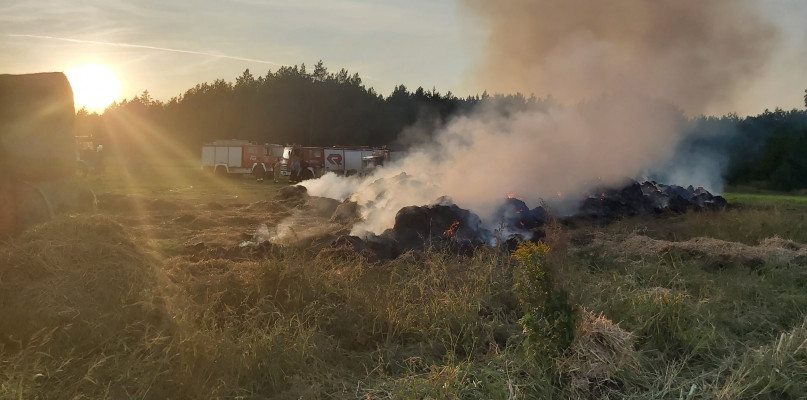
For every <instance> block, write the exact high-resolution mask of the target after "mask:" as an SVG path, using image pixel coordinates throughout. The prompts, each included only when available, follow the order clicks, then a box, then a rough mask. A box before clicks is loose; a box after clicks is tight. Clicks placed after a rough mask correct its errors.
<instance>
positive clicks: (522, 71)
mask: <svg viewBox="0 0 807 400" xmlns="http://www.w3.org/2000/svg"><path fill="white" fill-rule="evenodd" d="M464 5H465V9H466V10H468V11H470V12H471V14H472V15H473V17H474V18H475V19H473V20H472V21H474V22H477V23H480V24H481V25H482V26H485V27H486V28H487V29H489V31H490V34H489V38H490V40H489V43H488V50H487V57H486V58H485V61H484V62H483V63H482V64H481V65H480V66H479V67H478V68H477V69H476V70H475V71H474V74H475V76H477V78H478V81H479V82H480V83H481V84H483V85H485V86H484V87H485V88H487V89H489V90H490V89H493V90H501V91H507V92H511V93H512V92H516V91H518V92H528V91H529V92H533V93H536V94H538V95H551V96H553V98H557V99H560V100H562V101H564V102H565V103H566V104H565V105H551V106H549V107H548V108H547V107H534V108H528V109H526V110H504V112H502V110H501V108H500V107H492V104H491V103H490V102H488V103H483V104H482V105H481V106H480V107H478V109H477V110H475V111H474V112H473V113H472V114H470V115H468V116H463V117H458V118H456V119H454V120H452V121H450V122H449V123H447V124H446V126H445V127H444V128H443V129H441V130H440V131H439V132H437V133H436V134H435V135H434V140H433V142H432V143H430V144H427V145H424V146H421V147H419V148H417V149H413V150H412V152H411V154H410V155H409V156H408V157H407V158H406V159H404V160H403V161H402V162H401V163H400V164H398V165H396V166H392V167H387V168H384V169H382V170H380V171H378V173H376V174H375V175H373V176H371V177H369V178H367V179H364V180H360V179H357V178H339V177H336V176H326V177H323V178H321V179H319V180H315V181H311V182H307V183H305V186H306V187H307V188H308V189H309V192H310V194H312V195H319V196H326V197H332V198H337V199H346V198H349V199H351V200H353V201H356V202H358V203H359V204H360V205H361V206H362V207H363V217H364V218H365V220H364V222H363V223H360V224H359V225H356V226H355V227H354V230H353V231H354V232H353V233H354V234H363V233H366V232H374V233H380V232H381V231H383V230H384V229H387V228H390V227H392V225H393V222H394V217H395V214H396V213H397V211H398V210H399V209H400V208H402V207H404V206H409V205H424V204H429V203H431V202H433V201H434V200H435V199H437V198H438V197H440V196H443V195H446V196H449V197H451V198H452V199H453V200H454V201H455V202H456V204H458V205H459V206H461V207H464V208H469V209H471V210H472V211H474V212H476V213H477V214H479V215H480V217H482V219H483V221H486V219H488V220H487V221H486V222H487V223H489V224H492V225H495V223H496V221H490V220H489V218H490V216H491V215H492V214H493V213H494V211H495V208H496V207H497V206H498V205H500V204H501V202H502V199H503V198H505V197H506V196H507V195H508V194H509V193H512V194H514V195H516V196H517V197H519V198H521V199H523V200H524V201H526V202H527V204H528V205H530V206H531V207H534V206H536V205H537V203H538V201H539V200H541V199H545V200H546V199H550V200H551V199H557V198H558V197H559V195H561V194H562V197H563V198H564V199H572V200H576V199H579V196H580V195H581V194H582V193H584V192H585V191H586V190H587V189H588V188H590V187H591V186H592V185H594V184H596V185H609V184H619V183H621V181H623V180H624V179H626V178H632V177H636V176H637V175H639V174H641V173H642V171H647V170H652V169H653V167H654V166H658V165H664V163H666V162H668V161H669V160H670V157H671V156H672V155H673V152H674V151H675V148H676V144H677V143H678V141H679V140H680V139H681V138H682V133H681V132H683V126H684V124H685V118H684V111H682V110H685V111H686V112H688V113H698V112H703V111H704V110H706V109H708V108H709V107H711V106H714V105H715V104H718V103H722V102H725V101H727V100H730V97H731V94H732V93H733V92H734V91H735V90H736V89H737V87H738V86H737V85H738V83H741V82H743V81H744V80H746V81H747V80H748V79H751V78H752V77H753V76H754V74H755V73H756V72H757V71H758V70H759V69H760V68H761V67H762V66H763V61H764V59H765V58H766V57H767V55H768V50H767V49H769V48H770V45H771V41H772V40H773V39H774V37H775V34H774V31H773V29H772V28H771V26H770V25H769V24H767V23H765V22H764V21H761V20H760V19H759V18H758V17H756V15H755V14H754V13H753V11H752V8H751V6H752V5H753V4H752V3H751V2H750V1H744V0H714V1H709V2H702V1H695V0H659V1H645V0H616V1H613V2H590V1H582V0H570V1H564V2H558V1H554V0H537V1H536V0H512V1H508V2H504V3H502V2H488V1H482V0H468V1H465V2H464ZM575 102H576V104H574V105H570V104H573V103H575ZM715 173H716V174H718V176H719V171H715ZM706 175H710V174H704V176H706ZM712 175H713V174H712ZM692 176H697V174H692ZM690 183H691V184H693V185H696V186H697V185H698V182H690Z"/></svg>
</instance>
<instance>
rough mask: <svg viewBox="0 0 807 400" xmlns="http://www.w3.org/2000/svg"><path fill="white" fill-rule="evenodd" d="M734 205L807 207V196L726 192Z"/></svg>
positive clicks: (726, 195) (725, 195)
mask: <svg viewBox="0 0 807 400" xmlns="http://www.w3.org/2000/svg"><path fill="white" fill-rule="evenodd" d="M723 197H725V198H726V200H727V201H728V202H729V204H732V205H743V206H763V207H798V208H805V209H807V196H796V195H789V194H756V193H724V194H723Z"/></svg>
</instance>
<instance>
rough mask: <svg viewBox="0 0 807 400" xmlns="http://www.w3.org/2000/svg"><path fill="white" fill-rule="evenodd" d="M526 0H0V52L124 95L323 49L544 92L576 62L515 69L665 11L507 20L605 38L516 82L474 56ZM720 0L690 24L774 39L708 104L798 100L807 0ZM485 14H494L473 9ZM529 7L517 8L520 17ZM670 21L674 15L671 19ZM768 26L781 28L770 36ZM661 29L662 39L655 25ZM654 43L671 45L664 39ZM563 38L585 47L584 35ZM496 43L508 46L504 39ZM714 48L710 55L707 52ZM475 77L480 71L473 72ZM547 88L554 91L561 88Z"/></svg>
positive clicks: (470, 86) (170, 88)
mask: <svg viewBox="0 0 807 400" xmlns="http://www.w3.org/2000/svg"><path fill="white" fill-rule="evenodd" d="M522 3H523V2H520V1H512V2H509V3H507V4H508V5H507V6H503V7H498V6H497V8H496V9H493V8H492V7H490V6H484V5H483V3H478V2H477V3H475V2H472V1H471V2H463V1H459V0H456V1H444V2H442V1H441V2H432V1H425V0H417V1H409V2H404V3H396V2H377V1H370V0H350V1H343V2H338V3H333V2H328V1H322V0H305V1H298V2H281V1H236V2H228V3H222V2H217V1H212V0H204V1H200V2H194V3H192V4H191V3H187V4H185V3H182V4H180V3H177V4H170V5H166V4H165V3H164V2H155V1H145V2H137V3H130V2H123V1H100V0H83V1H79V2H71V3H69V4H68V3H64V2H58V1H49V0H33V1H27V2H6V3H3V4H2V5H0V52H2V54H4V57H3V60H2V63H0V65H2V70H3V72H7V73H25V72H35V71H66V70H70V69H72V68H73V67H76V66H79V65H83V64H87V63H96V64H103V65H108V66H110V67H111V68H112V69H113V70H115V71H116V73H117V74H118V76H119V77H120V78H121V79H122V81H123V90H122V92H121V94H120V96H121V97H123V98H132V97H133V96H136V95H139V94H140V93H141V92H142V91H143V90H149V92H150V93H151V94H152V96H153V97H154V98H156V99H159V100H168V99H169V98H170V97H172V96H176V95H178V94H180V93H182V92H184V91H185V90H186V89H188V88H190V87H192V86H194V85H195V84H197V83H199V82H204V81H212V80H214V79H217V78H225V79H229V78H230V77H234V76H237V75H239V74H240V73H241V72H242V71H243V70H244V69H245V68H250V69H251V70H252V71H253V72H256V73H257V74H258V75H260V74H262V73H263V72H264V71H266V70H267V69H272V70H276V69H277V68H278V67H279V66H281V65H291V64H297V63H300V62H305V63H306V64H308V65H309V66H310V65H313V64H314V63H316V61H317V60H320V59H322V60H323V61H325V63H326V64H327V65H332V66H339V67H345V68H347V69H349V70H351V71H355V72H358V73H360V74H361V75H362V77H363V78H364V80H365V83H366V84H367V85H368V86H372V87H374V88H375V89H376V91H377V92H379V93H382V94H384V95H386V94H388V93H390V92H391V91H392V88H393V87H394V86H395V85H397V84H405V85H407V86H408V87H411V88H415V87H418V86H423V87H425V88H431V87H436V88H437V89H438V90H440V91H443V92H445V91H448V90H451V91H452V92H453V93H455V94H457V95H460V96H465V95H468V94H476V93H481V92H482V91H483V90H485V89H487V90H488V91H489V92H494V91H499V90H507V91H512V90H519V91H521V92H523V93H525V94H529V93H530V92H533V91H534V92H535V94H536V95H537V96H539V97H543V96H545V95H546V94H547V93H545V90H546V89H556V87H557V86H558V84H560V83H562V84H563V85H567V84H571V82H569V78H570V77H572V76H577V75H578V74H580V73H582V72H584V71H568V73H563V74H561V75H560V76H558V77H553V78H551V79H550V80H547V78H545V77H537V76H536V77H533V78H532V79H530V80H523V79H521V78H520V77H519V76H520V75H521V74H520V73H518V69H519V68H520V69H521V70H522V71H535V72H537V71H539V70H540V71H544V72H546V71H552V72H559V71H557V70H558V68H561V69H562V62H563V61H564V60H565V61H569V60H586V61H588V60H591V61H598V60H599V59H598V57H604V56H612V55H614V54H615V52H617V51H618V52H619V54H620V55H625V56H627V55H631V54H632V53H631V52H625V51H624V50H625V48H624V46H623V47H618V48H609V47H608V46H610V44H613V43H614V42H613V40H615V39H616V40H617V41H618V42H619V43H621V44H622V45H628V44H631V42H629V41H624V40H621V39H619V38H618V37H617V36H619V35H626V34H630V33H631V32H633V33H641V31H642V30H643V29H647V27H646V26H643V24H647V26H650V24H649V21H652V20H654V18H657V17H659V16H654V15H653V13H652V12H648V9H647V7H646V6H640V7H633V6H632V4H633V2H624V1H622V2H608V3H603V2H583V3H579V2H574V3H572V2H565V3H563V4H565V5H564V6H561V7H557V8H554V9H553V10H552V11H551V15H553V16H554V17H555V19H554V20H553V21H555V22H558V21H563V18H567V17H568V15H565V14H564V12H566V11H568V10H567V9H566V7H568V9H571V5H570V4H575V5H576V6H575V7H579V9H581V10H584V11H583V12H581V13H580V14H579V15H578V16H577V17H576V19H577V22H573V23H572V24H570V25H567V26H566V28H564V29H566V30H567V31H566V32H561V31H558V29H559V28H558V25H557V24H551V25H546V26H544V27H542V28H540V29H539V28H535V27H536V26H537V25H534V24H527V23H525V22H524V21H523V20H520V19H514V20H513V21H512V23H511V24H510V29H511V30H513V29H515V28H525V30H520V32H521V33H519V34H515V35H514V36H513V42H512V44H513V45H514V46H519V43H521V42H523V40H524V39H530V40H532V39H534V36H536V35H539V34H545V33H564V37H565V38H566V39H565V40H567V43H571V42H574V41H577V42H587V41H588V38H590V36H591V35H600V37H598V38H597V39H596V40H593V41H591V42H590V43H589V44H588V45H587V46H588V50H596V51H595V52H588V53H586V52H583V53H569V52H566V53H563V52H560V53H559V52H557V51H556V52H555V53H554V54H553V55H552V59H553V61H552V62H551V63H549V64H546V65H543V66H530V65H529V64H524V65H523V66H522V67H519V68H516V69H513V67H511V68H507V69H503V70H501V71H502V73H504V72H509V73H513V74H514V77H516V78H517V80H516V81H512V80H510V81H509V82H503V81H501V80H497V79H494V78H495V77H493V78H492V77H491V76H489V75H487V73H486V72H485V70H486V69H487V68H488V67H491V66H493V65H495V64H496V63H499V62H501V60H499V61H495V62H494V61H491V60H490V59H489V58H487V60H488V61H485V62H482V63H479V62H478V61H480V60H481V59H485V57H486V54H490V53H487V52H488V51H489V47H486V46H487V45H486V39H485V38H486V37H487V31H488V29H493V30H494V31H496V32H499V34H500V35H507V34H510V33H512V32H507V31H502V30H497V28H496V25H497V24H502V23H503V21H508V19H509V18H512V17H513V16H509V15H507V13H509V12H512V10H514V9H518V8H519V7H520V4H522ZM604 4H607V7H606V6H605V5H604ZM540 5H541V3H540V2H538V3H534V5H533V7H532V8H533V9H534V7H538V6H540ZM723 5H725V3H723V2H717V3H714V4H713V3H712V2H699V3H697V4H696V7H697V10H698V11H699V12H700V13H702V14H703V16H702V17H697V18H695V20H694V21H692V22H691V23H692V24H694V25H697V24H698V23H699V22H700V21H698V19H700V18H712V17H714V13H715V11H716V10H721V11H720V12H723V13H725V14H724V16H723V18H722V21H725V22H731V21H735V20H737V22H739V21H740V20H743V21H748V19H747V18H748V16H749V15H750V16H756V17H757V18H758V19H759V21H757V22H756V23H755V24H754V25H751V26H750V27H749V28H751V29H750V30H749V31H744V32H740V34H739V35H738V36H737V37H736V39H734V40H732V42H733V43H737V44H741V43H742V42H743V41H747V40H748V39H749V38H752V39H754V41H756V42H757V43H758V44H765V45H766V46H770V48H769V49H767V50H771V51H772V53H771V54H770V59H769V61H770V62H769V63H768V64H766V65H765V66H763V67H762V69H761V70H760V71H758V72H760V75H759V76H758V78H759V79H757V80H753V81H751V80H749V81H746V82H745V83H744V85H743V90H742V91H741V92H734V93H731V95H732V96H733V98H732V99H731V100H732V101H731V102H728V103H726V104H725V107H715V108H714V111H715V112H719V113H724V112H728V111H736V112H737V113H739V114H740V115H746V114H756V113H758V112H760V111H761V110H764V109H765V108H769V109H773V108H775V107H781V108H784V109H790V108H793V107H799V106H800V104H801V96H800V92H801V90H798V88H800V87H802V86H803V76H802V71H803V69H804V68H803V67H804V65H805V60H806V59H807V46H804V43H805V42H807V40H805V39H807V28H805V26H804V24H803V21H804V19H805V17H807V4H805V3H804V2H802V1H800V0H758V1H741V2H737V6H731V7H729V8H728V9H722V8H721V7H722V6H723ZM600 8H601V9H600ZM585 10H588V12H586V11H585ZM595 12H596V13H600V12H601V13H603V14H604V16H605V18H606V19H603V20H602V23H603V24H604V25H602V26H600V27H599V28H597V29H593V30H590V31H577V32H572V31H571V30H573V29H577V28H579V27H581V25H580V23H581V22H582V21H584V20H585V19H586V18H590V16H591V15H593V14H595ZM481 14H488V16H487V17H481ZM530 15H531V14H530V13H524V14H522V15H519V16H517V17H520V18H521V17H529V16H530ZM670 15H679V16H680V15H681V14H675V13H672V14H670ZM620 16H622V17H623V18H620ZM626 21H627V22H628V24H627V25H625V26H624V27H622V29H623V30H622V31H621V32H620V31H615V30H613V29H606V28H607V27H608V26H611V27H616V26H618V25H619V24H624V23H625V22H626ZM632 21H633V22H632ZM764 21H770V26H769V27H768V28H770V30H769V31H768V32H767V33H766V35H765V36H763V37H760V38H753V37H752V36H750V34H751V32H754V29H756V27H757V26H758V25H759V24H760V23H761V24H763V25H764V24H765V22H764ZM656 22H658V21H656ZM504 23H505V24H507V22H504ZM665 26H666V27H671V26H669V24H666V25H665ZM722 26H724V25H717V26H716V27H717V28H719V29H720V31H719V32H712V33H710V30H711V28H712V27H710V28H709V29H708V30H706V31H703V30H696V29H691V30H686V32H687V35H688V36H687V37H686V38H687V40H686V41H690V42H692V41H694V42H698V41H701V40H703V39H704V38H705V39H706V42H704V43H703V44H704V46H705V45H706V44H708V43H712V42H710V41H709V37H711V36H714V35H717V36H721V35H723V37H724V38H728V39H730V38H729V37H728V36H725V34H727V33H728V32H727V31H726V30H725V29H723V28H722ZM211 27H214V28H211ZM530 27H532V28H530ZM672 28H674V27H672ZM631 30H632V31H631ZM565 33H568V35H566V34H565ZM770 35H772V36H775V37H776V38H777V40H776V41H773V42H765V38H767V37H769V36H770ZM530 36H533V38H530ZM501 39H505V40H508V39H507V38H506V36H501V37H499V38H493V40H501ZM657 39H659V40H661V39H664V38H663V37H661V36H658V37H657ZM760 40H761V41H760ZM548 44H552V43H551V42H546V41H541V40H537V39H536V40H534V43H533V46H532V50H535V51H536V52H537V51H539V50H547V48H546V47H545V46H546V45H548ZM634 44H635V42H634ZM672 44H673V45H674V43H672ZM661 47H665V46H664V44H663V43H662V46H661ZM571 48H575V49H577V50H581V48H580V47H579V45H578V46H575V45H573V46H571V47H569V49H571ZM704 48H706V47H704ZM641 50H642V51H643V52H644V53H643V54H633V55H634V56H644V55H649V54H653V53H654V52H655V50H654V49H653V46H650V47H642V48H641ZM712 50H713V49H712ZM501 51H506V48H502V50H501ZM709 53H710V55H714V54H711V51H710V52H709ZM718 53H719V54H718V55H721V56H724V57H726V59H725V60H724V61H726V62H731V60H729V59H728V58H729V57H730V56H732V55H734V56H736V55H737V53H731V54H729V53H726V52H725V51H718ZM575 57H583V58H575ZM634 61H635V60H633V59H630V58H626V59H624V60H622V59H619V60H613V59H611V62H613V63H623V62H624V63H633V62H634ZM668 61H669V59H667V60H660V59H656V60H653V61H652V62H651V63H649V64H647V66H648V69H655V70H657V71H656V72H652V73H648V74H645V77H647V78H651V77H653V76H655V75H653V74H655V73H663V71H658V70H659V69H661V70H666V69H667V67H668V66H669V65H670V64H668V63H667V62H668ZM681 61H684V60H677V61H675V60H673V62H672V65H676V66H680V65H682V62H681ZM520 62H529V60H521V61H520ZM559 63H560V64H559ZM633 65H637V64H635V63H634V64H633ZM609 67H610V68H609V71H614V70H615V69H614V68H621V67H620V66H619V65H610V66H609ZM487 71H488V72H490V71H491V70H487ZM480 73H481V75H480ZM480 76H482V78H483V79H481V80H477V79H476V78H477V77H480ZM612 77H613V76H612ZM492 79H494V80H495V82H494V80H492ZM585 82H590V80H586V81H585ZM519 85H524V86H523V87H519ZM691 86H694V85H688V86H684V87H683V88H681V89H687V88H690V89H691ZM665 87H666V88H670V86H665ZM672 89H677V88H675V87H672ZM552 95H553V96H555V97H557V98H562V97H561V95H560V94H555V93H552Z"/></svg>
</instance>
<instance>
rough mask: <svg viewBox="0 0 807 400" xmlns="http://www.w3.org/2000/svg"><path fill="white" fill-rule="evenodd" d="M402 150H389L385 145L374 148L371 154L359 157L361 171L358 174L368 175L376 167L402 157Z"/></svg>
mask: <svg viewBox="0 0 807 400" xmlns="http://www.w3.org/2000/svg"><path fill="white" fill-rule="evenodd" d="M403 156H404V152H403V151H397V150H390V149H387V148H386V147H384V148H380V149H374V150H373V154H371V155H369V156H363V157H362V158H361V165H362V168H361V172H360V174H365V175H369V174H371V173H372V172H373V171H374V170H375V169H376V168H380V167H383V166H384V165H389V164H390V163H393V162H396V161H398V160H401V159H403Z"/></svg>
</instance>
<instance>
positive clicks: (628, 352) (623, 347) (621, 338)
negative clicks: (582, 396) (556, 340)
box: [560, 309, 639, 393]
mask: <svg viewBox="0 0 807 400" xmlns="http://www.w3.org/2000/svg"><path fill="white" fill-rule="evenodd" d="M633 339H634V335H633V334H632V333H631V332H628V331H625V330H623V329H622V328H620V327H619V325H618V324H615V323H614V322H612V321H611V320H610V319H608V318H606V317H604V316H603V315H602V314H600V315H597V314H594V313H593V312H591V311H589V310H585V309H584V310H583V312H582V315H581V318H580V322H579V324H578V327H577V333H576V334H575V339H574V341H573V342H572V345H571V346H570V347H569V349H568V350H567V351H566V353H565V354H564V356H563V357H562V359H561V360H560V369H561V371H563V372H564V373H565V374H567V375H568V376H569V377H570V378H571V386H572V388H573V389H574V390H575V391H577V392H584V393H585V392H589V391H590V390H592V389H593V388H596V386H598V385H601V384H603V383H606V382H608V381H610V380H611V379H612V377H613V376H614V375H615V374H616V373H618V372H619V371H622V370H625V369H628V368H634V367H636V365H637V362H638V360H639V354H638V352H637V351H636V350H635V349H634V347H633Z"/></svg>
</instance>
